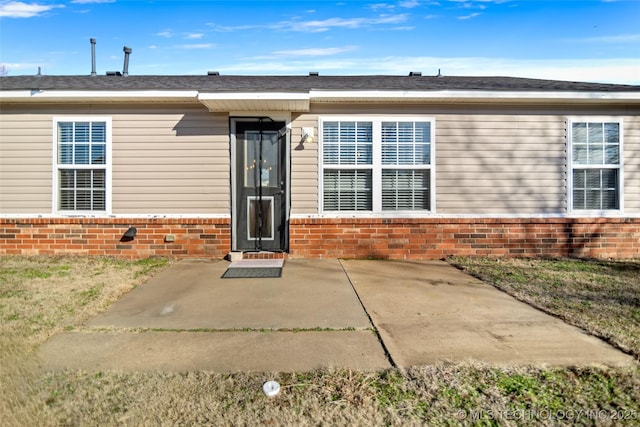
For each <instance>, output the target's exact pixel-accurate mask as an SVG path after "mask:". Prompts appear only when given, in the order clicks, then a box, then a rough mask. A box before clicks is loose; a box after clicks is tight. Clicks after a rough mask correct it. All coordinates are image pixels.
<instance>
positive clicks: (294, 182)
mask: <svg viewBox="0 0 640 427" xmlns="http://www.w3.org/2000/svg"><path fill="white" fill-rule="evenodd" d="M303 127H309V128H313V129H314V138H313V141H307V142H305V143H304V144H301V143H300V141H301V139H302V128H303ZM291 129H292V131H291V213H292V214H315V213H318V140H319V135H318V118H317V116H315V115H311V114H301V115H299V116H297V117H292V123H291Z"/></svg>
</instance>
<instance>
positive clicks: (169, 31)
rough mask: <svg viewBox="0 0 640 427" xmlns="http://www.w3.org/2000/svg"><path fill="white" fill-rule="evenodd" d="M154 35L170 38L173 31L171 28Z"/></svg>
mask: <svg viewBox="0 0 640 427" xmlns="http://www.w3.org/2000/svg"><path fill="white" fill-rule="evenodd" d="M156 36H159V37H166V38H170V37H173V31H171V30H164V31H160V32H159V33H156Z"/></svg>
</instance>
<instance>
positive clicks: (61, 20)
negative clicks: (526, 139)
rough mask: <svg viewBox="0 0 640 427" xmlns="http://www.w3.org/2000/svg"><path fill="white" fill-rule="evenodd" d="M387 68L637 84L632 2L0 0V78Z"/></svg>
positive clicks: (638, 13) (639, 47)
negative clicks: (94, 72)
mask: <svg viewBox="0 0 640 427" xmlns="http://www.w3.org/2000/svg"><path fill="white" fill-rule="evenodd" d="M91 37H93V38H96V40H97V44H96V52H97V55H96V57H97V59H96V63H97V71H98V73H99V74H104V73H105V72H106V71H121V70H122V68H123V62H124V61H123V58H124V54H123V51H122V49H123V46H128V47H131V48H132V49H133V53H132V54H131V57H130V63H129V73H130V74H132V75H133V74H137V75H142V74H145V75H146V74H206V72H207V71H219V72H220V73H222V74H242V75H248V74H251V75H255V74H277V75H291V74H293V75H302V74H307V73H308V72H310V71H318V72H320V73H321V74H323V75H353V74H396V75H405V74H408V73H409V72H410V71H421V72H422V73H423V75H435V74H437V73H438V69H440V70H441V72H442V74H444V75H477V76H489V75H492V76H495V75H500V76H517V77H532V78H545V79H559V80H577V81H599V82H612V83H631V84H640V0H630V1H626V0H620V1H617V0H593V1H578V0H564V1H536V0H437V1H431V0H401V1H384V0H372V1H330V0H315V1H278V0H269V1H242V0H236V1H225V0H218V1H216V0H200V1H189V0H186V1H184V0H182V1H169V0H70V1H46V0H39V1H31V0H22V1H13V0H11V1H6V0H0V65H1V66H2V67H4V68H3V70H4V73H6V74H8V75H22V74H36V73H37V70H38V67H39V66H40V67H41V68H42V73H43V74H49V75H59V74H63V75H85V74H89V73H90V72H91V45H90V43H89V39H90V38H91Z"/></svg>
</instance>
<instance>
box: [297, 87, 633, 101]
mask: <svg viewBox="0 0 640 427" xmlns="http://www.w3.org/2000/svg"><path fill="white" fill-rule="evenodd" d="M309 94H310V96H311V101H312V102H333V101H339V100H344V101H354V100H365V99H367V100H370V101H374V102H375V101H396V102H401V101H420V100H424V101H429V100H432V101H465V100H466V101H492V100H493V101H499V100H512V101H518V100H522V101H532V100H549V101H554V100H556V101H623V102H632V103H636V102H640V91H639V92H542V91H522V92H519V91H475V90H468V91H463V90H460V91H456V90H444V91H384V90H377V91H326V90H312V91H310V93H309Z"/></svg>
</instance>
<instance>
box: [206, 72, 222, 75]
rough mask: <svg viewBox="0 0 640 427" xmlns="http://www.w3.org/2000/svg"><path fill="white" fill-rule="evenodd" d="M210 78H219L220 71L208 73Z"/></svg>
mask: <svg viewBox="0 0 640 427" xmlns="http://www.w3.org/2000/svg"><path fill="white" fill-rule="evenodd" d="M207 75H208V76H219V75H220V71H207Z"/></svg>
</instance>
